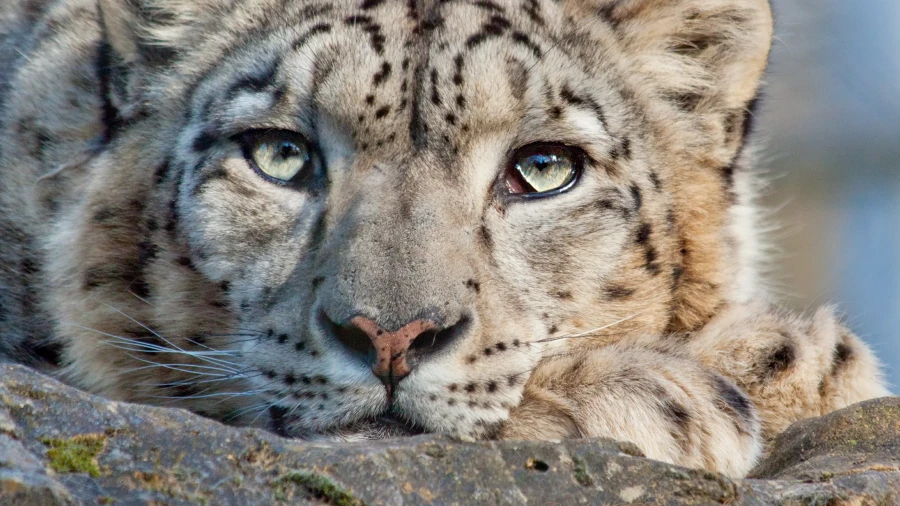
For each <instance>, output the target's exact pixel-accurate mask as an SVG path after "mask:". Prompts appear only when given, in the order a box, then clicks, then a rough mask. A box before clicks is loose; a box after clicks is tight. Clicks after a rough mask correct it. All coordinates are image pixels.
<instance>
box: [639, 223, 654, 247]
mask: <svg viewBox="0 0 900 506" xmlns="http://www.w3.org/2000/svg"><path fill="white" fill-rule="evenodd" d="M652 232H653V227H652V226H650V224H649V223H643V224H641V226H640V228H638V233H637V239H636V241H637V243H638V244H647V241H649V240H650V234H651V233H652Z"/></svg>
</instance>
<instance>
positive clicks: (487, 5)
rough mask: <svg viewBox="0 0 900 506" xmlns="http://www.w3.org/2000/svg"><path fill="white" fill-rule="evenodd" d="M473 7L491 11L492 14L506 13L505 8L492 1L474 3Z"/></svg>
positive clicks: (481, 0) (484, 0)
mask: <svg viewBox="0 0 900 506" xmlns="http://www.w3.org/2000/svg"><path fill="white" fill-rule="evenodd" d="M472 5H474V6H476V7H481V8H482V9H484V10H487V11H491V12H504V10H503V7H501V6H499V5H497V4H495V3H494V2H492V1H491V0H478V1H477V2H475V3H473V4H472Z"/></svg>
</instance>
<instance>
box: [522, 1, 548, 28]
mask: <svg viewBox="0 0 900 506" xmlns="http://www.w3.org/2000/svg"><path fill="white" fill-rule="evenodd" d="M522 10H524V11H525V14H528V17H529V18H530V19H531V21H532V22H534V23H536V24H538V25H543V24H544V18H543V16H541V6H540V4H539V3H538V0H525V4H524V5H523V6H522Z"/></svg>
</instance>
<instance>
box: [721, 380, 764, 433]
mask: <svg viewBox="0 0 900 506" xmlns="http://www.w3.org/2000/svg"><path fill="white" fill-rule="evenodd" d="M714 378H715V380H714V383H715V384H714V385H713V386H714V387H715V389H716V393H717V394H718V400H719V408H720V409H723V410H726V411H730V412H732V413H733V414H734V415H735V416H736V417H737V418H738V420H736V422H740V423H739V424H736V426H737V427H738V428H739V430H742V427H744V426H746V423H747V422H749V421H750V420H753V418H754V415H753V405H752V404H750V400H749V399H748V398H747V396H746V395H744V393H743V392H741V391H740V390H738V388H737V387H736V386H734V385H732V384H731V383H729V382H728V381H727V380H726V379H725V378H723V377H721V376H718V375H716V376H715V377H714Z"/></svg>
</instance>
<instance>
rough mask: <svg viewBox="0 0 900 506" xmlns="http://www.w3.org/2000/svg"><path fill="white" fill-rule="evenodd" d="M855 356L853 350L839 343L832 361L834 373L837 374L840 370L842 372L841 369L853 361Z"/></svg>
mask: <svg viewBox="0 0 900 506" xmlns="http://www.w3.org/2000/svg"><path fill="white" fill-rule="evenodd" d="M853 356H854V352H853V348H851V347H850V346H849V345H847V344H846V343H838V344H837V346H835V347H834V354H833V357H832V360H833V361H834V364H833V367H834V371H835V372H837V371H838V370H840V368H841V367H843V366H844V365H845V364H847V363H848V362H850V360H852V359H853ZM832 374H834V373H832Z"/></svg>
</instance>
